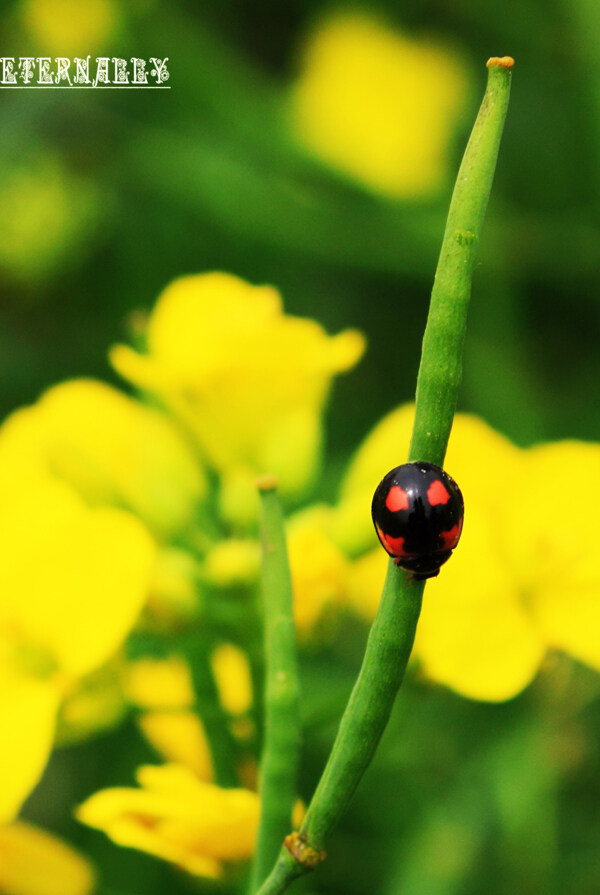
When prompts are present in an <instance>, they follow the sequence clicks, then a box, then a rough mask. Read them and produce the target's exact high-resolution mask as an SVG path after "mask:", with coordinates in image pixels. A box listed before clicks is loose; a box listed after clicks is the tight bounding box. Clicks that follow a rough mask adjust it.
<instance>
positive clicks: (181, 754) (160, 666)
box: [124, 655, 214, 782]
mask: <svg viewBox="0 0 600 895" xmlns="http://www.w3.org/2000/svg"><path fill="white" fill-rule="evenodd" d="M124 689H125V693H126V695H127V698H128V699H129V700H130V701H131V702H132V703H134V704H135V705H137V706H138V707H139V708H141V709H143V710H144V711H143V713H142V714H141V715H140V716H139V718H138V724H139V726H140V728H141V730H142V732H143V734H144V736H145V737H146V738H147V740H148V741H149V742H150V743H151V744H152V746H153V747H154V748H155V749H156V750H157V752H158V753H159V754H160V755H161V756H163V757H164V758H166V759H167V760H168V761H170V762H174V763H178V764H183V765H185V766H186V767H187V768H189V769H190V770H191V771H193V773H194V774H195V776H196V777H197V778H198V779H199V780H204V781H206V782H210V781H212V779H213V777H214V772H213V763H212V758H211V754H210V746H209V744H208V740H207V737H206V733H205V730H204V726H203V725H202V722H201V720H200V718H199V717H198V715H197V714H196V713H195V712H194V711H193V709H194V704H195V701H196V696H195V693H194V685H193V681H192V674H191V671H190V667H189V665H188V664H187V662H186V661H185V659H184V658H183V657H182V656H179V655H171V656H168V657H167V658H164V659H152V658H144V659H138V660H137V661H135V662H130V663H129V664H128V666H127V668H126V670H125V674H124Z"/></svg>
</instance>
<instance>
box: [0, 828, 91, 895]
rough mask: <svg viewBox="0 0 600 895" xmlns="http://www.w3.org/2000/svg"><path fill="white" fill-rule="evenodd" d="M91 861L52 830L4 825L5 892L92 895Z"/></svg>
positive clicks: (1, 869)
mask: <svg viewBox="0 0 600 895" xmlns="http://www.w3.org/2000/svg"><path fill="white" fill-rule="evenodd" d="M93 888H94V872H93V870H92V868H91V866H90V864H89V863H88V862H87V861H86V860H85V858H83V857H82V856H81V855H80V854H78V853H77V852H76V851H75V850H74V849H73V848H71V847H70V846H68V845H66V844H65V843H64V842H61V841H60V839H57V838H56V837H55V836H51V835H50V833H46V832H44V831H43V830H38V829H37V828H36V827H33V826H31V825H30V824H26V823H22V822H20V821H15V822H14V823H12V824H8V825H6V826H0V892H2V895H88V893H90V892H91V891H92V889H93Z"/></svg>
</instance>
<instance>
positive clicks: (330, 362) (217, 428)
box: [111, 273, 364, 518]
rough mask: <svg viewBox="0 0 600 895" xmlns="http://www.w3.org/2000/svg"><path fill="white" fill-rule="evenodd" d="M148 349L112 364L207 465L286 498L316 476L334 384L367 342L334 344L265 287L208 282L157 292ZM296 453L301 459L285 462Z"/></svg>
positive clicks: (190, 281) (208, 277) (227, 278)
mask: <svg viewBox="0 0 600 895" xmlns="http://www.w3.org/2000/svg"><path fill="white" fill-rule="evenodd" d="M148 349H149V353H148V355H147V356H141V355H137V354H136V353H135V352H132V351H130V350H128V349H125V348H123V347H122V346H121V347H118V348H117V349H114V350H113V352H112V354H111V359H112V362H113V364H114V365H115V366H116V367H117V369H119V371H120V372H121V373H122V375H124V376H125V377H126V378H129V379H130V380H131V381H133V382H135V383H136V384H137V385H139V386H141V387H143V388H145V389H148V390H151V391H154V392H155V393H158V394H159V395H160V397H161V400H162V401H163V402H164V403H166V404H167V405H168V406H169V408H170V409H171V411H172V412H173V413H174V414H175V415H176V416H178V417H179V418H180V419H181V420H182V421H183V422H184V424H185V426H186V427H187V429H188V430H189V431H190V432H192V433H193V434H194V436H195V438H196V440H197V442H198V444H199V446H200V448H201V450H202V452H203V454H204V456H205V457H206V458H207V459H208V461H209V462H210V463H211V465H213V466H214V467H215V468H216V469H217V470H219V471H221V472H230V471H231V470H232V469H235V470H246V471H247V472H248V474H249V475H250V476H252V477H253V476H255V475H256V474H257V473H263V472H270V473H274V474H275V475H277V476H278V477H279V478H280V480H281V481H280V485H281V488H282V490H283V491H284V493H297V492H298V491H299V490H302V489H303V488H304V487H306V485H307V484H308V480H309V479H310V477H311V476H312V475H313V474H314V472H315V469H316V464H317V461H318V454H319V448H320V424H319V416H320V414H321V412H322V409H323V405H324V402H325V400H326V398H327V392H328V388H329V384H330V381H331V379H332V377H333V376H334V375H335V374H336V373H339V372H343V371H345V370H348V369H350V368H351V367H352V366H353V365H354V364H355V363H356V362H357V361H358V359H359V358H360V356H361V354H362V351H363V349H364V339H363V337H362V336H361V335H360V334H359V333H357V332H354V331H347V332H343V333H340V334H339V335H337V336H333V337H330V336H328V335H327V334H326V333H325V332H324V330H323V329H322V327H321V326H320V325H319V324H318V323H316V322H315V321H313V320H307V319H302V318H298V317H291V316H289V315H285V314H283V312H282V307H281V299H280V297H279V294H278V293H277V291H276V290H275V289H273V287H271V286H251V285H249V284H248V283H245V282H244V281H243V280H240V279H239V278H237V277H234V276H231V275H230V274H225V273H206V274H199V275H197V276H190V277H183V278H181V279H179V280H176V281H175V282H174V283H172V284H171V285H170V286H169V287H167V289H166V290H165V291H164V292H163V294H162V295H161V296H160V298H159V299H158V302H157V305H156V308H155V310H154V312H153V313H152V315H151V317H150V321H149V325H148ZM296 446H298V449H299V453H300V454H301V456H300V455H298V456H296V455H295V454H294V455H293V456H292V458H291V460H290V452H292V454H293V452H294V451H295V450H296ZM294 458H295V460H296V461H297V469H295V468H294ZM228 505H229V504H228ZM233 510H235V504H233ZM235 518H237V517H235Z"/></svg>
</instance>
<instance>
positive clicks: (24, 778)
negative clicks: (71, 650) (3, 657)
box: [0, 669, 60, 891]
mask: <svg viewBox="0 0 600 895" xmlns="http://www.w3.org/2000/svg"><path fill="white" fill-rule="evenodd" d="M59 698H60V694H59V690H58V688H57V687H56V686H55V685H54V683H53V682H52V681H49V680H47V681H42V680H36V679H35V678H29V677H26V676H24V675H17V674H14V673H13V674H11V673H10V672H7V671H6V670H5V669H0V718H1V725H0V726H1V728H2V730H3V731H4V733H3V735H2V736H1V737H0V824H2V823H6V822H7V821H10V820H12V819H13V818H14V817H15V815H16V814H17V813H18V811H19V809H20V807H21V805H22V803H23V801H24V800H25V799H26V798H27V796H28V795H29V793H30V792H31V790H32V789H33V787H34V786H35V785H36V783H37V782H38V780H39V779H40V777H41V776H42V772H43V770H44V768H45V767H46V762H47V761H48V758H49V756H50V751H51V749H52V742H53V739H54V729H55V726H56V714H57V711H58V704H59ZM1 830H2V827H1V826H0V831H1ZM1 853H2V849H1V846H0V855H1ZM1 865H2V862H1V861H0V880H1V879H2V866H1ZM0 891H2V887H1V884H0Z"/></svg>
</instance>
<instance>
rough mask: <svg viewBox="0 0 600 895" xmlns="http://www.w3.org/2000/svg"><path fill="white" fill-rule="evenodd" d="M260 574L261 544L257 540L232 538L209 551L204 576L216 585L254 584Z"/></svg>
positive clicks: (223, 586)
mask: <svg viewBox="0 0 600 895" xmlns="http://www.w3.org/2000/svg"><path fill="white" fill-rule="evenodd" d="M259 574H260V546H259V544H258V542H257V541H248V540H242V539H240V538H232V539H230V540H227V541H221V542H220V543H218V544H215V546H214V547H213V548H212V549H211V550H210V551H209V552H208V553H207V555H206V560H205V564H204V576H205V578H206V580H207V581H209V582H210V584H212V585H214V586H215V587H222V588H228V587H239V586H241V585H242V586H243V585H245V584H253V583H254V582H255V581H257V580H258V576H259Z"/></svg>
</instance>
